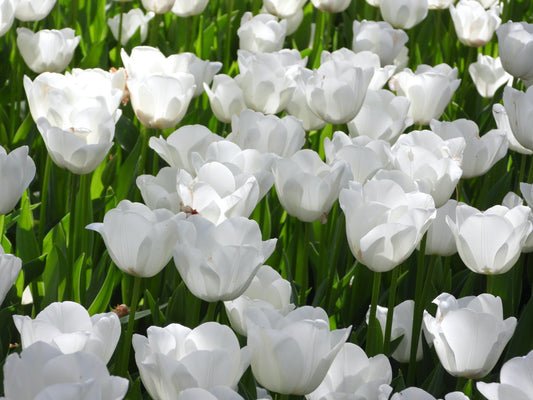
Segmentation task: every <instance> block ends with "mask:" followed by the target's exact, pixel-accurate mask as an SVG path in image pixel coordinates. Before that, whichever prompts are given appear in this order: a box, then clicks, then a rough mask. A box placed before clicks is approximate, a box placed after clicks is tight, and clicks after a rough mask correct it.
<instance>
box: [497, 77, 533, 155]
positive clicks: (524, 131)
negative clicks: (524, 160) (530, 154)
mask: <svg viewBox="0 0 533 400" xmlns="http://www.w3.org/2000/svg"><path fill="white" fill-rule="evenodd" d="M503 106H504V107H505V111H506V113H507V117H508V118H509V125H510V127H511V129H512V132H513V136H514V137H515V139H516V140H517V142H518V143H519V144H520V145H521V146H523V147H525V148H526V149H528V150H533V135H531V129H530V127H531V124H532V123H533V113H532V112H531V111H532V110H533V89H532V88H531V87H530V88H528V89H527V91H526V92H522V91H520V90H516V89H513V88H512V87H510V86H506V87H505V88H504V90H503Z"/></svg>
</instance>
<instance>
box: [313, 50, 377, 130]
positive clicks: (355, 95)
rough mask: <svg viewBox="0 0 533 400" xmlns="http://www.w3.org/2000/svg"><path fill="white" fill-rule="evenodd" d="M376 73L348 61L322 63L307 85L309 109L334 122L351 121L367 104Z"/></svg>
mask: <svg viewBox="0 0 533 400" xmlns="http://www.w3.org/2000/svg"><path fill="white" fill-rule="evenodd" d="M373 73H374V71H373V69H370V68H364V69H363V68H359V67H354V66H352V65H351V64H349V63H348V62H339V61H336V60H330V61H326V62H324V63H322V64H321V65H320V67H319V68H318V69H317V70H314V71H313V76H312V77H311V78H310V79H309V80H308V81H307V84H306V96H307V104H308V106H309V108H310V109H311V110H312V111H313V112H314V113H315V114H316V115H317V116H318V117H319V118H321V119H322V120H324V121H326V122H328V123H330V124H345V123H347V122H349V121H351V120H352V119H354V118H355V116H356V115H357V113H358V112H359V110H360V109H361V106H362V105H363V100H364V99H365V95H366V92H367V89H368V85H369V84H370V81H371V79H372V76H373Z"/></svg>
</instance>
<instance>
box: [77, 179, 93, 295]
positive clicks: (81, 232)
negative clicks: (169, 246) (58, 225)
mask: <svg viewBox="0 0 533 400" xmlns="http://www.w3.org/2000/svg"><path fill="white" fill-rule="evenodd" d="M91 181H92V173H90V174H86V175H82V176H81V180H80V191H79V201H78V203H77V205H76V227H75V236H76V239H77V245H76V247H75V248H76V250H77V251H78V254H85V258H84V260H83V262H82V265H81V267H80V268H81V273H80V285H79V286H80V293H79V298H80V303H81V304H84V303H85V292H86V288H85V285H86V276H85V268H86V266H87V265H86V260H87V255H88V254H89V253H90V249H89V247H90V244H89V237H90V236H89V231H88V230H87V229H85V227H86V226H87V224H89V222H90V221H89V215H92V202H91Z"/></svg>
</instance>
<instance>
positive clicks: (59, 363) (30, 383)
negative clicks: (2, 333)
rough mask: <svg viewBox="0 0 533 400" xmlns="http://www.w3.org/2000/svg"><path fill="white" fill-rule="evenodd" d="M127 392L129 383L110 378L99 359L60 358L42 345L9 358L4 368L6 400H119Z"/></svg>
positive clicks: (79, 354)
mask: <svg viewBox="0 0 533 400" xmlns="http://www.w3.org/2000/svg"><path fill="white" fill-rule="evenodd" d="M127 391H128V380H127V379H124V378H121V377H118V376H111V375H109V372H108V370H107V368H106V366H105V363H104V362H103V361H102V360H100V359H99V358H98V357H96V356H94V355H92V354H88V353H84V352H76V353H72V354H62V353H61V352H60V351H59V350H57V349H56V348H55V347H52V346H50V345H49V344H47V343H44V342H36V343H34V344H33V345H31V346H29V347H27V348H25V349H24V350H23V351H22V352H21V353H20V354H18V353H13V354H10V355H9V356H8V357H7V358H6V362H5V364H4V392H5V397H3V399H5V400H19V399H24V400H26V399H28V400H29V399H35V400H46V399H56V400H69V399H99V400H121V399H123V398H124V397H125V396H126V393H127Z"/></svg>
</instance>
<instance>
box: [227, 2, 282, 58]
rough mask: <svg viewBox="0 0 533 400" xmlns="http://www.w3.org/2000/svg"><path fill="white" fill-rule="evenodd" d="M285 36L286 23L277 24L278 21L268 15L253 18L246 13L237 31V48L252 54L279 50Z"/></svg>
mask: <svg viewBox="0 0 533 400" xmlns="http://www.w3.org/2000/svg"><path fill="white" fill-rule="evenodd" d="M286 34H287V21H285V20H281V21H280V22H278V19H277V18H276V17H275V16H273V15H270V14H259V15H256V16H255V17H254V16H253V15H252V13H251V12H248V11H247V12H245V13H244V15H243V16H242V19H241V26H240V27H239V29H238V30H237V35H238V36H239V48H240V49H241V50H246V51H250V52H253V53H256V52H261V53H268V52H272V51H278V50H281V49H282V48H283V43H284V42H285V36H286Z"/></svg>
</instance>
